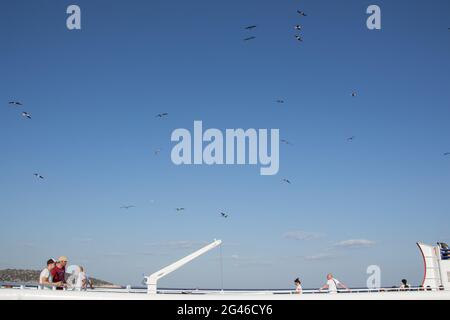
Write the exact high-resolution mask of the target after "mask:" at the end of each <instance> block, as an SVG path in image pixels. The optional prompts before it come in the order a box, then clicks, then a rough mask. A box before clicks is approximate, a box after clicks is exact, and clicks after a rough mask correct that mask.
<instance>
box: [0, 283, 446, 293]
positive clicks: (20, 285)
mask: <svg viewBox="0 0 450 320" xmlns="http://www.w3.org/2000/svg"><path fill="white" fill-rule="evenodd" d="M4 288H8V289H18V290H43V289H44V288H47V289H51V290H56V287H52V286H46V285H39V284H23V283H0V289H4ZM69 290H74V289H66V288H64V289H62V290H61V291H69ZM436 291H439V292H449V291H450V290H449V289H444V288H442V287H440V288H435V287H433V288H432V287H427V288H423V287H411V288H375V289H368V288H354V289H349V290H345V289H339V290H338V292H339V293H351V294H358V293H390V292H391V293H392V292H402V293H405V292H436ZM86 292H108V293H142V294H143V293H147V289H146V288H133V287H131V286H127V287H125V288H94V289H87V290H86ZM327 293H328V290H319V289H304V290H303V291H302V294H327ZM158 294H198V295H205V294H207V295H274V294H282V295H290V294H297V293H296V292H295V290H214V289H158Z"/></svg>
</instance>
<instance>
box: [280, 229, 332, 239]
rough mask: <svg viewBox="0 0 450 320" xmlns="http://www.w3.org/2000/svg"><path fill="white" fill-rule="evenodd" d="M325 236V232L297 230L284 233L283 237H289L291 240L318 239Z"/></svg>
mask: <svg viewBox="0 0 450 320" xmlns="http://www.w3.org/2000/svg"><path fill="white" fill-rule="evenodd" d="M323 236H324V234H323V233H319V232H308V231H302V230H296V231H288V232H285V233H284V234H283V238H285V239H289V240H305V241H308V240H316V239H319V238H322V237H323Z"/></svg>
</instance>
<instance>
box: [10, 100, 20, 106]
mask: <svg viewBox="0 0 450 320" xmlns="http://www.w3.org/2000/svg"><path fill="white" fill-rule="evenodd" d="M8 104H10V105H13V106H21V105H22V103H21V102H19V101H10V102H8Z"/></svg>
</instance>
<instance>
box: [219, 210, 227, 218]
mask: <svg viewBox="0 0 450 320" xmlns="http://www.w3.org/2000/svg"><path fill="white" fill-rule="evenodd" d="M220 215H221V216H222V218H225V219H226V218H228V214H226V213H225V212H220Z"/></svg>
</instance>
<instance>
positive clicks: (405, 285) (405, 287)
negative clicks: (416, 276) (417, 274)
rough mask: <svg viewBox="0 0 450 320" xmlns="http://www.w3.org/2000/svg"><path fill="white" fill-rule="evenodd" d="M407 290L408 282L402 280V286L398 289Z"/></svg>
mask: <svg viewBox="0 0 450 320" xmlns="http://www.w3.org/2000/svg"><path fill="white" fill-rule="evenodd" d="M409 288H411V286H410V285H409V283H408V280H406V279H402V284H401V285H400V289H402V290H407V289H409Z"/></svg>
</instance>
